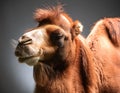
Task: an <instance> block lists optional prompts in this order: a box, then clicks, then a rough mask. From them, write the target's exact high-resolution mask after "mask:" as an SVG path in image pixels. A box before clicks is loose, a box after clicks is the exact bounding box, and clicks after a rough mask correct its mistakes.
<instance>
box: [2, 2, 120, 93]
mask: <svg viewBox="0 0 120 93" xmlns="http://www.w3.org/2000/svg"><path fill="white" fill-rule="evenodd" d="M57 1H60V2H62V3H63V4H65V7H64V8H65V11H66V12H67V13H69V15H70V16H71V17H72V18H73V19H74V20H76V19H78V20H80V21H81V22H82V24H83V25H84V32H83V35H84V36H87V35H88V33H89V31H90V27H91V26H92V25H93V24H94V23H95V22H96V21H97V20H99V19H101V18H104V17H116V16H117V17H118V16H120V10H119V9H120V3H119V0H57ZM57 1H56V0H1V1H0V93H33V90H34V80H33V72H32V69H33V68H32V67H29V66H27V65H26V64H20V63H18V61H17V59H16V57H15V56H14V48H13V47H12V46H11V44H10V42H11V39H18V38H19V36H21V35H22V34H23V33H24V32H25V30H27V29H29V28H32V27H35V26H37V23H36V22H35V21H34V20H33V13H34V10H35V9H37V8H39V7H43V6H47V5H54V4H55V3H56V2H57Z"/></svg>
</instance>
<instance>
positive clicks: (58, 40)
mask: <svg viewBox="0 0 120 93" xmlns="http://www.w3.org/2000/svg"><path fill="white" fill-rule="evenodd" d="M50 38H51V42H52V43H53V44H54V45H57V46H59V47H62V46H63V43H64V34H63V33H61V32H60V31H58V30H56V31H54V32H52V33H51V35H50Z"/></svg>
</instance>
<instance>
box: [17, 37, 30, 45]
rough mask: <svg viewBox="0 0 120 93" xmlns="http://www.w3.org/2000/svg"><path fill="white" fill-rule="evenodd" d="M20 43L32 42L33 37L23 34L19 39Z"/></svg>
mask: <svg viewBox="0 0 120 93" xmlns="http://www.w3.org/2000/svg"><path fill="white" fill-rule="evenodd" d="M19 44H22V45H28V44H32V39H31V38H29V37H26V36H22V37H21V38H20V39H19Z"/></svg>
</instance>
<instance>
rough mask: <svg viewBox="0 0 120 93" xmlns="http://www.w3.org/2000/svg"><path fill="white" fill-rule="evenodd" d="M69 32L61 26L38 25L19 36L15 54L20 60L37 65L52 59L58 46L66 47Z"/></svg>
mask: <svg viewBox="0 0 120 93" xmlns="http://www.w3.org/2000/svg"><path fill="white" fill-rule="evenodd" d="M67 35H68V34H67V33H66V32H65V31H64V30H63V29H62V28H60V27H59V26H56V25H44V26H41V27H37V28H35V29H33V30H31V31H29V32H27V33H25V34H23V35H22V36H21V37H20V38H19V40H18V41H19V44H18V46H17V48H16V51H15V54H16V56H17V57H18V59H19V61H20V62H25V63H27V64H28V65H35V64H37V62H41V61H45V60H49V59H51V57H53V56H54V54H55V53H56V51H57V49H58V48H62V47H64V42H66V41H67V38H68V36H67Z"/></svg>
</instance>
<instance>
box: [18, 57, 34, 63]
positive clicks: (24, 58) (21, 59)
mask: <svg viewBox="0 0 120 93" xmlns="http://www.w3.org/2000/svg"><path fill="white" fill-rule="evenodd" d="M33 57H34V56H29V57H19V58H18V60H19V61H20V62H25V61H26V60H29V59H32V58H33Z"/></svg>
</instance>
